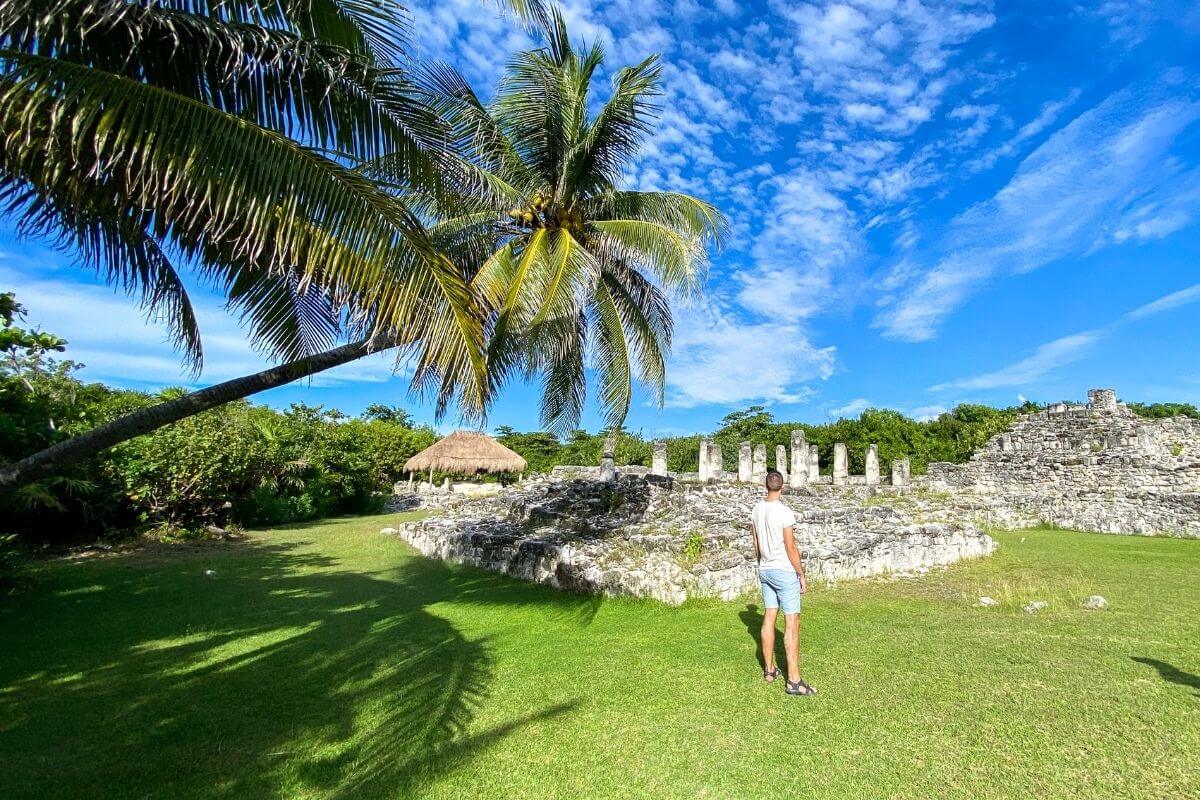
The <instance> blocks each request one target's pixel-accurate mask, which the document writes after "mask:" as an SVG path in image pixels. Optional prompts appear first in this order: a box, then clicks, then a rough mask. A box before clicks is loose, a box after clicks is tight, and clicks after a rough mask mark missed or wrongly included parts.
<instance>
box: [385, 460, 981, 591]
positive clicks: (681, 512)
mask: <svg viewBox="0 0 1200 800" xmlns="http://www.w3.org/2000/svg"><path fill="white" fill-rule="evenodd" d="M860 495H861V491H856V490H852V489H851V490H835V489H834V487H828V488H821V489H816V488H814V489H800V490H791V491H789V494H788V497H787V498H786V500H787V502H788V503H789V504H790V505H791V507H792V508H793V510H794V511H795V512H796V517H797V523H796V527H795V531H796V538H797V544H799V546H800V548H801V550H802V551H803V553H804V559H805V568H806V572H807V573H808V575H809V576H810V579H813V580H818V581H819V580H824V581H840V580H847V579H852V578H864V577H869V576H872V575H881V574H886V573H912V572H920V571H924V570H926V569H928V568H930V567H934V566H940V565H945V564H951V563H953V562H955V561H958V560H960V559H963V558H971V557H975V556H981V555H986V554H988V553H991V552H992V551H993V550H994V549H995V547H996V544H995V542H994V541H993V540H992V539H991V538H990V537H989V536H987V535H985V534H984V533H983V532H982V531H981V530H979V528H977V527H976V526H974V525H972V524H969V523H960V522H953V521H938V522H930V521H917V520H916V519H914V518H913V517H912V516H911V515H909V514H908V513H907V512H906V511H904V510H903V509H901V508H896V507H892V506H889V505H887V504H874V505H872V504H864V503H863V502H862V498H861V496H860ZM761 496H762V491H761V490H760V489H758V488H756V487H752V486H748V485H740V484H729V483H726V484H720V483H715V482H714V483H709V484H696V483H684V482H677V481H674V480H672V479H669V478H659V477H655V476H640V475H622V476H620V477H618V478H617V479H616V480H614V481H608V482H606V481H598V480H581V479H577V480H571V481H557V480H548V481H543V482H538V483H529V484H527V485H526V486H524V487H522V488H520V489H514V490H512V491H511V492H508V493H506V494H505V495H504V497H503V498H483V499H479V500H473V501H467V502H460V503H458V504H456V505H455V506H453V507H452V508H448V509H444V510H443V511H442V513H441V514H440V515H438V516H434V517H430V518H427V519H424V520H420V521H417V522H409V523H404V524H402V525H400V526H398V528H397V535H398V536H399V537H400V538H402V539H404V540H405V541H407V542H408V543H410V544H412V545H413V546H414V547H415V548H416V549H417V550H419V551H420V552H422V553H424V554H425V555H428V556H433V557H436V558H442V559H447V560H450V561H457V562H463V563H469V564H473V565H475V566H479V567H483V568H485V569H491V570H495V571H497V572H503V573H506V574H509V575H512V576H514V577H518V578H523V579H526V580H532V581H537V582H539V583H545V584H549V585H551V586H555V587H558V588H562V589H567V590H572V591H583V592H590V593H597V594H605V595H614V596H619V595H625V596H634V597H649V598H654V599H657V600H660V601H662V602H665V603H670V604H678V603H681V602H683V601H684V600H685V599H687V598H689V597H720V598H723V599H733V598H735V597H737V596H739V595H741V594H742V593H744V592H747V591H753V590H755V589H756V588H757V585H758V584H757V577H756V572H755V566H754V561H753V544H752V542H751V538H750V531H749V524H748V522H747V520H748V519H749V516H750V509H751V508H752V507H753V505H754V503H755V502H756V501H757V500H758V499H760V498H761Z"/></svg>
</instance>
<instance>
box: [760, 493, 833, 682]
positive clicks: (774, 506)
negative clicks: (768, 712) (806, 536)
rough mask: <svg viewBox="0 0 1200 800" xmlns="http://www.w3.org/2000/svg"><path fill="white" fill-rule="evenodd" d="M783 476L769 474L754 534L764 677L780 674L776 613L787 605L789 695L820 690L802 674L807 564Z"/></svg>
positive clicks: (785, 635) (769, 679)
mask: <svg viewBox="0 0 1200 800" xmlns="http://www.w3.org/2000/svg"><path fill="white" fill-rule="evenodd" d="M782 493H783V475H781V474H780V473H779V472H778V471H776V470H769V471H768V472H767V496H766V498H765V499H763V500H759V501H758V503H757V504H755V506H754V510H753V511H752V512H751V513H750V523H751V525H752V530H753V533H754V556H755V558H756V559H757V560H758V578H759V580H760V581H761V582H762V593H763V606H764V608H763V624H762V631H761V637H762V652H763V678H764V679H765V680H766V681H767V683H773V682H774V681H775V679H776V678H778V677H779V667H777V666H775V617H776V616H777V615H778V613H779V609H780V608H782V609H783V619H784V628H783V649H784V651H785V652H786V653H787V683H786V687H785V688H786V690H787V693H788V694H795V695H804V694H816V693H817V690H816V689H814V688H812V687H811V686H809V685H808V684H807V683H805V682H804V680H803V679H802V678H801V677H800V595H802V594H804V593H805V592H806V591H808V582H807V581H806V580H805V579H804V563H803V562H802V561H801V560H800V551H799V550H797V549H796V540H795V538H794V537H793V536H792V526H793V525H795V523H796V516H795V515H794V514H793V513H792V510H791V509H790V508H788V507H787V506H786V505H784V504H783V501H781V500H780V499H779V495H780V494H782Z"/></svg>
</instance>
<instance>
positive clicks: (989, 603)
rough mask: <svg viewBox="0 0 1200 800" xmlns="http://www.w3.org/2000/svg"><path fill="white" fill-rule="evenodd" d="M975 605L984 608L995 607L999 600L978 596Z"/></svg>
mask: <svg viewBox="0 0 1200 800" xmlns="http://www.w3.org/2000/svg"><path fill="white" fill-rule="evenodd" d="M976 605H979V606H983V607H984V608H995V607H996V606H998V605H1000V601H999V600H996V599H995V598H992V597H988V596H987V595H984V596H983V597H981V598H979V602H978V603H976Z"/></svg>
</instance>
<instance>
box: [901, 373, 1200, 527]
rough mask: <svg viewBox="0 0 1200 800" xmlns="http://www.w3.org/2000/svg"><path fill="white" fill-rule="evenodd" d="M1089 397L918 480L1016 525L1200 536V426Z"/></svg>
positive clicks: (1105, 396)
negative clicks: (1140, 414)
mask: <svg viewBox="0 0 1200 800" xmlns="http://www.w3.org/2000/svg"><path fill="white" fill-rule="evenodd" d="M1088 395H1089V397H1090V398H1091V401H1092V402H1091V404H1090V405H1086V406H1085V405H1072V404H1068V403H1057V404H1055V405H1052V406H1050V407H1048V408H1047V409H1046V410H1045V411H1040V412H1037V413H1034V414H1026V415H1023V416H1021V417H1020V418H1019V419H1018V420H1017V421H1016V422H1015V423H1014V424H1013V425H1012V426H1011V427H1010V428H1009V429H1008V430H1007V431H1005V432H1004V433H1001V434H999V435H997V436H994V437H993V438H992V439H991V440H989V441H988V442H987V444H985V445H984V446H983V447H982V448H980V450H978V451H977V452H976V453H975V454H974V455H973V456H972V457H971V460H970V461H968V462H967V463H965V464H948V463H934V464H930V465H929V468H928V471H927V473H926V475H925V476H924V477H923V478H920V479H916V480H917V482H918V483H919V485H921V486H924V487H926V488H928V489H930V490H933V491H935V492H943V493H950V494H952V495H954V496H955V498H958V499H960V500H963V501H969V502H975V503H978V504H980V505H981V506H983V507H985V508H986V509H987V514H988V517H989V519H990V521H991V523H992V524H995V525H999V526H1003V527H1008V528H1017V527H1024V526H1029V525H1039V524H1044V523H1049V524H1053V525H1057V526H1061V527H1064V528H1075V529H1079V530H1090V531H1101V532H1104V533H1122V534H1166V535H1172V536H1187V537H1200V421H1197V420H1193V419H1189V418H1187V417H1172V418H1168V419H1143V418H1141V417H1138V416H1137V415H1135V414H1134V413H1133V412H1131V411H1130V410H1129V409H1128V408H1127V407H1126V406H1125V405H1124V404H1121V403H1117V402H1116V395H1115V393H1114V392H1112V390H1108V389H1093V390H1092V391H1091V392H1089V393H1088Z"/></svg>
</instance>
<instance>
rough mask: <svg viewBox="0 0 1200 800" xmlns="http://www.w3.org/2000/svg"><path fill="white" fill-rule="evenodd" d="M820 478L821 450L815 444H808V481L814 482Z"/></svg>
mask: <svg viewBox="0 0 1200 800" xmlns="http://www.w3.org/2000/svg"><path fill="white" fill-rule="evenodd" d="M820 479H821V451H820V450H818V449H817V446H816V445H815V444H813V445H809V446H808V482H809V483H816V482H817V481H818V480H820Z"/></svg>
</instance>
